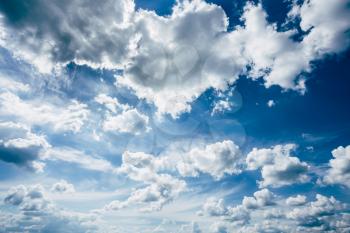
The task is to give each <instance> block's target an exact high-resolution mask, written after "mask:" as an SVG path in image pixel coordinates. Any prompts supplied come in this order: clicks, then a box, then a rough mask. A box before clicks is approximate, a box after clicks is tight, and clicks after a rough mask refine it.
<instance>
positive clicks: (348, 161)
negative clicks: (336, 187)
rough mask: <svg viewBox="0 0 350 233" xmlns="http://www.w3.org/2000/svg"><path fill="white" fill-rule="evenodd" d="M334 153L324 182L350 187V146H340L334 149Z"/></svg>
mask: <svg viewBox="0 0 350 233" xmlns="http://www.w3.org/2000/svg"><path fill="white" fill-rule="evenodd" d="M332 155H333V157H334V159H331V160H330V161H329V166H330V168H329V169H328V171H327V174H326V175H325V177H324V179H323V180H324V182H325V183H327V184H341V185H345V186H347V187H350V146H347V147H342V146H340V147H338V148H336V149H334V150H333V151H332Z"/></svg>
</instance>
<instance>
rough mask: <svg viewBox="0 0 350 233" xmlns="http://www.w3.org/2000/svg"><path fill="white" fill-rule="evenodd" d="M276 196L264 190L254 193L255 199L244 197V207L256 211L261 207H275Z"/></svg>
mask: <svg viewBox="0 0 350 233" xmlns="http://www.w3.org/2000/svg"><path fill="white" fill-rule="evenodd" d="M274 198H275V195H274V194H273V193H272V192H270V191H269V190H268V189H262V190H259V191H256V192H255V193H254V197H246V196H245V197H244V198H243V201H242V205H243V206H244V207H245V208H246V209H256V208H259V207H264V206H269V205H274V204H275V202H274Z"/></svg>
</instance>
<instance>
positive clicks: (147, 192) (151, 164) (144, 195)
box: [104, 151, 186, 212]
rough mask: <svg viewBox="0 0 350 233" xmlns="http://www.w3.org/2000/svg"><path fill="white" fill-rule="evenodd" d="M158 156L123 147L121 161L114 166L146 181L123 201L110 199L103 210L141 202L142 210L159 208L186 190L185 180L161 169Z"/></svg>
mask: <svg viewBox="0 0 350 233" xmlns="http://www.w3.org/2000/svg"><path fill="white" fill-rule="evenodd" d="M158 162H159V160H158V159H157V158H156V157H154V156H153V155H150V154H145V153H143V152H129V151H126V152H124V153H123V156H122V165H121V166H120V167H119V168H117V169H116V171H117V172H118V173H123V174H126V175H127V176H128V177H129V178H130V179H132V180H135V181H139V182H143V183H145V184H146V186H145V187H143V188H138V189H136V190H134V191H133V192H132V193H131V194H130V196H129V197H128V198H127V199H126V200H124V201H113V202H112V203H110V204H108V205H107V206H105V207H104V210H117V209H121V208H125V207H127V206H130V205H141V207H140V210H141V211H145V212H150V211H159V210H161V209H162V208H163V206H164V205H165V204H167V203H169V202H170V201H172V200H174V199H175V198H177V197H178V196H179V195H180V194H181V193H182V192H184V191H185V190H186V182H185V181H183V180H180V179H177V178H175V177H173V176H172V175H170V174H165V173H160V172H159V169H160V167H159V166H158V164H157V163H158Z"/></svg>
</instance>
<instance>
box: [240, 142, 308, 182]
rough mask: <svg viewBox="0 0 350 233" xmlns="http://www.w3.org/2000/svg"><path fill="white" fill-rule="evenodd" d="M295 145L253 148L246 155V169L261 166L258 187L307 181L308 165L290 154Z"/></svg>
mask: <svg viewBox="0 0 350 233" xmlns="http://www.w3.org/2000/svg"><path fill="white" fill-rule="evenodd" d="M295 148H296V145H294V144H286V145H276V146H274V147H272V148H263V149H257V148H253V150H252V151H251V152H249V154H248V155H247V158H246V163H247V169H248V170H256V169H259V168H261V176H262V178H263V180H262V181H260V182H259V184H260V187H267V186H272V187H280V186H284V185H291V184H294V183H305V182H307V181H309V177H308V175H307V172H308V169H309V166H308V165H307V164H306V163H305V162H301V161H300V160H299V159H298V158H297V157H293V156H291V153H292V151H294V150H295Z"/></svg>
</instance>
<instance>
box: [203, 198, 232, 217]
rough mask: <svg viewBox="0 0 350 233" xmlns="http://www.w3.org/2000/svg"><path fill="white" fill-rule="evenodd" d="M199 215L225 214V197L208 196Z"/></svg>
mask: <svg viewBox="0 0 350 233" xmlns="http://www.w3.org/2000/svg"><path fill="white" fill-rule="evenodd" d="M198 214H199V215H204V214H205V215H209V216H224V215H226V214H227V208H226V207H225V205H224V200H223V199H216V198H213V197H211V198H208V199H207V200H206V201H205V203H204V204H203V206H202V210H201V211H200V212H198Z"/></svg>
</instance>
